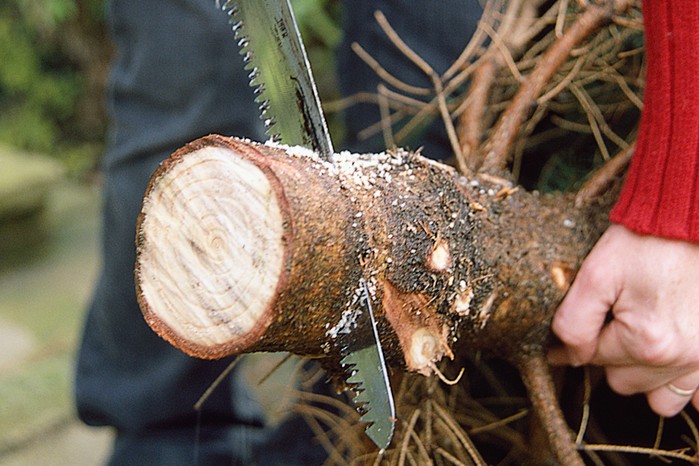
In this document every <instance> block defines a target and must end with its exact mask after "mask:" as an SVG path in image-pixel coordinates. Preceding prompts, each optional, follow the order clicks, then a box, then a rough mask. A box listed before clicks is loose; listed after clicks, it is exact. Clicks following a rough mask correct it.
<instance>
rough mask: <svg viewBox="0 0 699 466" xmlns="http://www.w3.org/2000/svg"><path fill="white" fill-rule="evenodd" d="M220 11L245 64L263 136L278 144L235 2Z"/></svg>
mask: <svg viewBox="0 0 699 466" xmlns="http://www.w3.org/2000/svg"><path fill="white" fill-rule="evenodd" d="M222 9H223V10H224V11H225V12H226V13H227V14H228V16H230V18H231V20H230V22H231V28H232V29H233V33H234V35H233V37H234V38H235V40H236V41H237V45H238V47H239V48H240V54H241V55H242V56H243V62H244V63H245V69H246V70H249V74H248V82H249V83H250V87H251V88H252V92H253V95H254V96H255V102H257V104H258V108H259V110H260V119H261V120H263V123H264V127H265V134H267V136H269V138H270V139H271V140H272V141H275V142H280V141H281V135H280V134H278V133H275V132H274V131H273V126H274V124H275V123H276V121H275V120H274V118H268V117H267V116H266V115H265V114H266V113H267V111H268V110H269V108H270V103H269V99H265V98H264V93H265V90H266V89H265V86H264V83H259V82H258V80H259V78H260V70H259V69H258V67H257V66H255V65H254V60H255V54H254V52H253V51H252V50H248V47H249V46H250V39H249V36H248V35H247V34H245V24H244V22H243V21H242V20H239V19H237V18H236V17H237V15H238V12H239V9H238V5H237V4H236V2H235V0H227V1H226V2H225V3H224V5H223V7H222Z"/></svg>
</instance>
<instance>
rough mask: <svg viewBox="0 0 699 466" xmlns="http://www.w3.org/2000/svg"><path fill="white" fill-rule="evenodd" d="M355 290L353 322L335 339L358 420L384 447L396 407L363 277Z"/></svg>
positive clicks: (393, 424)
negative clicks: (347, 329) (365, 425)
mask: <svg viewBox="0 0 699 466" xmlns="http://www.w3.org/2000/svg"><path fill="white" fill-rule="evenodd" d="M357 292H358V296H357V297H358V306H357V309H356V314H355V317H354V320H355V324H354V326H352V328H351V329H350V330H349V331H348V332H347V333H344V335H342V336H341V337H340V338H339V340H338V344H340V345H341V347H340V351H341V352H342V353H343V354H346V356H345V357H344V358H343V359H342V361H340V362H341V364H342V365H343V366H345V369H346V370H348V371H349V373H350V375H349V377H348V378H347V379H346V381H347V383H348V384H350V385H351V386H352V391H353V392H354V393H355V396H354V399H353V402H354V404H355V405H356V406H357V409H358V411H360V413H362V414H363V415H362V417H361V418H360V421H362V422H367V423H369V425H368V426H367V428H366V430H365V432H366V434H367V436H369V438H370V439H371V440H372V441H373V442H374V443H375V444H376V446H378V447H379V448H380V449H385V448H386V447H388V445H389V444H390V443H391V438H392V437H393V431H394V429H395V419H396V408H395V404H394V401H393V393H392V391H391V384H390V381H389V379H388V369H387V367H386V362H385V360H384V357H383V351H382V349H381V342H380V340H379V334H378V330H377V328H376V320H375V318H374V310H373V308H372V306H371V296H370V293H369V290H368V288H367V284H366V281H364V280H363V279H362V280H361V282H360V287H359V288H358V290H357ZM338 336H340V335H338Z"/></svg>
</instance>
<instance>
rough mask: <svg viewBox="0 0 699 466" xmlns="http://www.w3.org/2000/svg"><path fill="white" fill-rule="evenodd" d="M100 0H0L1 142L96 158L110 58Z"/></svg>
mask: <svg viewBox="0 0 699 466" xmlns="http://www.w3.org/2000/svg"><path fill="white" fill-rule="evenodd" d="M103 3H104V2H103V0H3V1H2V2H0V143H4V144H7V145H11V146H15V147H18V148H21V149H25V150H30V151H38V152H45V153H48V154H50V155H53V156H56V157H59V158H61V159H62V160H64V161H65V162H66V164H67V165H68V168H69V169H70V170H71V171H72V172H81V171H84V170H86V169H87V168H88V167H91V166H93V165H94V162H95V160H96V158H97V156H98V153H99V152H100V150H101V142H102V140H103V136H104V128H105V118H104V110H103V105H102V98H101V95H102V88H103V87H102V86H103V82H104V76H105V73H106V70H107V66H108V63H109V59H110V55H111V53H110V47H109V43H108V41H107V39H106V36H105V32H104V27H103V26H104V14H103V11H104V8H103Z"/></svg>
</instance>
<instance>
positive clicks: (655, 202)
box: [610, 0, 699, 242]
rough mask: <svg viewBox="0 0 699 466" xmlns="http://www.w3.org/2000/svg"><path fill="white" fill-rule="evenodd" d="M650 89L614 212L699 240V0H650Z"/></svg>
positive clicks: (640, 227)
mask: <svg viewBox="0 0 699 466" xmlns="http://www.w3.org/2000/svg"><path fill="white" fill-rule="evenodd" d="M643 17H644V22H645V28H646V55H647V61H648V68H647V74H646V93H645V97H644V107H643V112H642V115H641V126H640V131H639V137H638V144H637V148H636V153H635V154H634V156H633V159H632V161H631V166H630V168H629V173H628V176H627V179H626V182H625V184H624V187H623V189H622V193H621V196H620V198H619V200H618V202H617V204H616V206H615V207H614V209H613V210H612V213H611V215H610V218H611V220H612V221H613V222H615V223H620V224H622V225H624V226H626V227H627V228H629V229H631V230H633V231H636V232H637V233H643V234H652V235H655V236H661V237H665V238H673V239H682V240H689V241H692V242H699V1H697V0H644V2H643Z"/></svg>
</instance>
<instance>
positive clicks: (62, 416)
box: [0, 0, 341, 466]
mask: <svg viewBox="0 0 699 466" xmlns="http://www.w3.org/2000/svg"><path fill="white" fill-rule="evenodd" d="M211 2H212V4H213V3H214V0H211ZM292 4H293V6H294V8H295V12H296V15H297V19H298V21H299V24H300V27H301V29H302V34H303V35H304V38H305V40H306V41H307V47H308V48H309V55H310V59H311V62H312V63H313V67H314V70H315V73H316V76H317V77H318V79H319V82H318V85H319V88H320V92H321V95H323V96H324V97H332V96H335V95H336V91H335V78H334V72H333V71H334V64H333V53H332V51H333V48H334V47H335V46H336V44H337V43H338V42H339V40H340V38H341V37H340V34H341V33H340V28H339V26H338V23H337V21H338V17H339V6H338V2H337V1H332V0H296V1H292ZM104 10H105V1H104V0H3V1H2V2H0V465H3V466H5V465H28V464H42V465H68V464H70V465H92V464H100V463H101V461H102V460H103V459H104V458H105V456H106V455H107V453H108V450H109V445H110V443H109V442H110V437H111V433H110V431H109V430H108V429H94V428H87V427H85V426H83V425H82V424H81V423H80V422H79V421H78V420H77V418H76V416H75V412H74V406H73V401H72V395H71V390H72V376H73V374H72V371H73V359H74V355H75V351H76V345H77V343H78V340H79V335H80V331H81V327H82V319H83V317H84V313H85V308H86V305H87V302H88V300H89V297H90V293H91V288H92V285H93V281H94V280H95V278H96V275H97V271H98V264H99V260H100V259H99V235H100V224H99V216H100V204H101V200H100V196H101V194H100V168H99V167H100V159H101V154H102V152H103V149H104V144H105V134H106V128H107V118H106V112H105V107H104V97H103V95H104V87H105V81H106V78H107V75H108V72H109V64H110V61H111V57H112V53H113V51H112V46H111V44H110V42H109V39H108V36H107V33H106V30H105V14H104ZM311 16H313V19H312V20H310V17H311ZM231 40H233V37H232V36H231ZM236 59H237V58H236V57H231V60H236ZM333 124H335V125H337V122H335V123H333ZM334 131H335V132H334V134H338V133H337V132H338V131H340V129H336V130H334Z"/></svg>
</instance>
